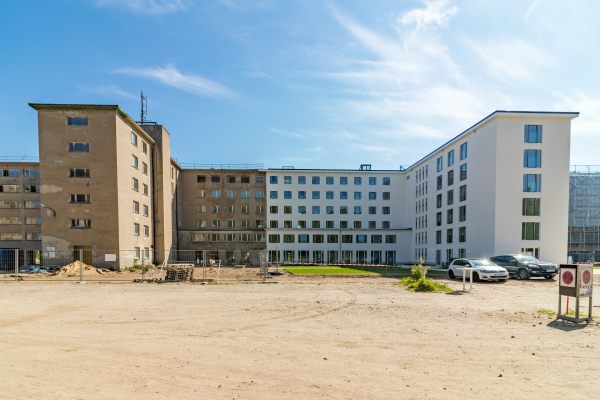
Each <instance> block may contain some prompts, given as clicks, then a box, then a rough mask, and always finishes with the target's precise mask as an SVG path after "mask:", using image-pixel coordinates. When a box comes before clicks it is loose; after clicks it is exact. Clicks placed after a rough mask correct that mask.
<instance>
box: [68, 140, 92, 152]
mask: <svg viewBox="0 0 600 400" xmlns="http://www.w3.org/2000/svg"><path fill="white" fill-rule="evenodd" d="M89 152H90V144H89V143H81V142H71V143H69V153H89Z"/></svg>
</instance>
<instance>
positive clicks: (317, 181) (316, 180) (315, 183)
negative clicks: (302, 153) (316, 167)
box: [311, 176, 321, 185]
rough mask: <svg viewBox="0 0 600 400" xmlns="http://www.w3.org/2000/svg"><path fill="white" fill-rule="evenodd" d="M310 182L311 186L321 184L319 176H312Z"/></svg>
mask: <svg viewBox="0 0 600 400" xmlns="http://www.w3.org/2000/svg"><path fill="white" fill-rule="evenodd" d="M311 182H312V184H313V185H320V184H321V177H320V176H313V177H312V180H311Z"/></svg>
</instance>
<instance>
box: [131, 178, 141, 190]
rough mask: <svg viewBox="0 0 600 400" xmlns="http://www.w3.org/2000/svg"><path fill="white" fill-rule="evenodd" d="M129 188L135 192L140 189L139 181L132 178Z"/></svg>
mask: <svg viewBox="0 0 600 400" xmlns="http://www.w3.org/2000/svg"><path fill="white" fill-rule="evenodd" d="M131 188H132V189H133V190H135V191H136V192H139V191H140V182H139V181H138V180H137V179H136V178H132V180H131Z"/></svg>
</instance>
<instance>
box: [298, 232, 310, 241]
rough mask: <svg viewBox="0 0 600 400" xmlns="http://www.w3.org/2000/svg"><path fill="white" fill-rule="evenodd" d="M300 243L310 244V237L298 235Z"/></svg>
mask: <svg viewBox="0 0 600 400" xmlns="http://www.w3.org/2000/svg"><path fill="white" fill-rule="evenodd" d="M298 243H310V239H309V236H308V235H307V234H300V235H298Z"/></svg>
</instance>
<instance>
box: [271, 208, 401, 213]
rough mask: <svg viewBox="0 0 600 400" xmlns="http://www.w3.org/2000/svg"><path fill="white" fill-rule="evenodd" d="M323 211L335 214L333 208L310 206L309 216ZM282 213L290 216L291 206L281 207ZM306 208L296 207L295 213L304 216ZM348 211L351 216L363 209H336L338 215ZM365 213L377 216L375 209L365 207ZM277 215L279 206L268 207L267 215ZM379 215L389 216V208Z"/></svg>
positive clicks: (382, 209)
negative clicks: (350, 212) (350, 211)
mask: <svg viewBox="0 0 600 400" xmlns="http://www.w3.org/2000/svg"><path fill="white" fill-rule="evenodd" d="M322 208H323V209H324V211H325V214H328V215H333V214H335V206H324V207H321V206H311V214H315V215H318V214H321V209H322ZM282 209H283V213H284V214H292V210H293V209H292V206H283V207H282ZM306 210H307V207H306V206H297V212H298V214H306V212H307V211H306ZM349 210H352V213H353V214H356V215H359V214H362V213H363V207H362V206H353V207H348V206H339V207H338V214H342V215H343V214H348V213H349ZM367 212H368V214H370V215H374V214H377V207H367ZM277 213H279V206H270V207H269V214H277ZM381 213H382V214H385V215H388V214H390V207H381Z"/></svg>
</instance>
